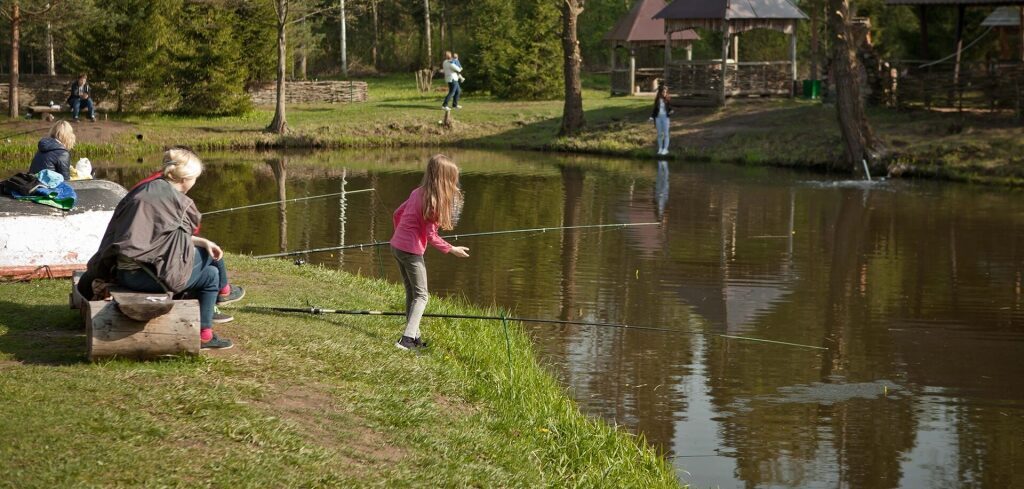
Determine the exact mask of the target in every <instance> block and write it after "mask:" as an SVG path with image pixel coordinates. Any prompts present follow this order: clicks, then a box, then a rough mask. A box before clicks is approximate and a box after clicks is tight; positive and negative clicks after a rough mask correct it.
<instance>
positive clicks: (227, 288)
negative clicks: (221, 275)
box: [218, 284, 231, 295]
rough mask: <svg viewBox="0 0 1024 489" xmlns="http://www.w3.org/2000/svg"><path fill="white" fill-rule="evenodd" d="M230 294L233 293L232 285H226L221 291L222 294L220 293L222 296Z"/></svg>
mask: <svg viewBox="0 0 1024 489" xmlns="http://www.w3.org/2000/svg"><path fill="white" fill-rule="evenodd" d="M230 293H231V284H227V285H225V286H224V288H223V289H220V292H218V294H220V295H228V294H230Z"/></svg>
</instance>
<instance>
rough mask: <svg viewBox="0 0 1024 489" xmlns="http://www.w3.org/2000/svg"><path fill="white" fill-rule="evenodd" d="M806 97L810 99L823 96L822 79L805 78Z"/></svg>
mask: <svg viewBox="0 0 1024 489" xmlns="http://www.w3.org/2000/svg"><path fill="white" fill-rule="evenodd" d="M804 98H806V99H810V100H817V99H819V98H821V80H804Z"/></svg>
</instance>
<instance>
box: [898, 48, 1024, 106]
mask: <svg viewBox="0 0 1024 489" xmlns="http://www.w3.org/2000/svg"><path fill="white" fill-rule="evenodd" d="M922 64H924V63H922V62H915V61H901V62H896V63H893V66H894V68H895V75H896V76H895V77H889V78H888V79H887V81H886V83H887V85H889V88H891V93H892V95H891V97H890V98H891V100H887V101H886V102H888V103H891V104H895V105H897V106H899V107H904V108H907V107H924V108H929V109H931V108H940V109H941V108H945V109H971V110H979V109H980V110H991V111H1001V110H1009V111H1014V112H1016V113H1017V114H1018V116H1022V115H1024V114H1022V107H1024V63H1020V62H992V63H963V64H961V65H960V72H959V75H957V74H956V72H955V66H954V65H953V64H952V63H941V64H936V65H932V66H923V67H922V66H921V65H922Z"/></svg>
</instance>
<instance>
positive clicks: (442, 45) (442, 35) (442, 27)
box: [438, 1, 451, 51]
mask: <svg viewBox="0 0 1024 489" xmlns="http://www.w3.org/2000/svg"><path fill="white" fill-rule="evenodd" d="M446 24H447V21H446V20H445V16H444V2H443V1H442V2H441V22H439V23H438V25H439V26H440V27H439V30H440V31H441V32H440V36H439V37H440V39H439V40H438V41H439V42H440V44H439V45H438V46H440V48H441V49H440V50H441V51H444V50H445V49H449V50H450V49H451V46H448V45H447V44H445V43H444V38H445V31H447V30H448V26H447V25H446ZM446 46H447V47H446Z"/></svg>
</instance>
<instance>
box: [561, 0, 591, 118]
mask: <svg viewBox="0 0 1024 489" xmlns="http://www.w3.org/2000/svg"><path fill="white" fill-rule="evenodd" d="M562 2H563V3H562V51H563V52H564V54H565V107H564V108H563V109H562V128H561V130H559V132H558V134H559V135H561V136H572V135H575V134H576V133H577V132H579V130H580V129H582V128H583V125H584V123H585V121H584V119H583V86H582V83H581V82H580V65H581V64H582V59H581V58H580V42H579V39H577V37H576V23H577V20H578V17H579V15H580V14H581V13H583V4H584V2H585V0H562Z"/></svg>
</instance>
